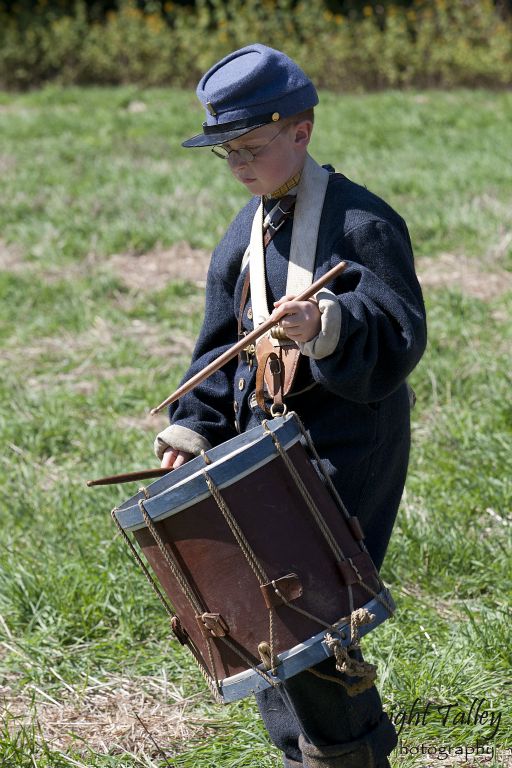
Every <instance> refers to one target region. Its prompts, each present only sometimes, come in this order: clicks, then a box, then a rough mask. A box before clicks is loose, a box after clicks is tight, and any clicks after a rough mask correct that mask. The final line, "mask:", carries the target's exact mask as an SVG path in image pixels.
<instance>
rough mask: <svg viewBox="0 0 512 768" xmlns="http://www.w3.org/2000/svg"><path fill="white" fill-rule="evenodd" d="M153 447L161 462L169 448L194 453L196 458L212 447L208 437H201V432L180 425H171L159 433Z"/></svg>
mask: <svg viewBox="0 0 512 768" xmlns="http://www.w3.org/2000/svg"><path fill="white" fill-rule="evenodd" d="M153 447H154V451H155V454H156V456H157V458H159V459H160V460H161V459H162V456H163V455H164V453H165V451H166V450H167V448H174V449H175V450H177V451H186V452H187V453H193V454H194V456H199V454H200V453H201V451H203V450H204V451H207V450H208V449H209V448H211V447H212V446H211V444H210V443H209V442H208V440H207V439H206V437H203V436H202V435H200V434H199V432H194V430H193V429H188V427H182V426H180V425H179V424H171V425H170V426H169V427H166V428H165V429H164V430H162V432H159V434H158V435H157V436H156V438H155V443H154V446H153Z"/></svg>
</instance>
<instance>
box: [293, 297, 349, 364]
mask: <svg viewBox="0 0 512 768" xmlns="http://www.w3.org/2000/svg"><path fill="white" fill-rule="evenodd" d="M315 299H316V300H317V301H318V309H319V310H320V314H321V316H322V327H321V329H320V333H319V334H318V336H314V337H313V338H312V339H310V340H309V341H306V342H299V349H300V351H301V352H302V354H303V355H306V356H307V357H312V358H313V359H314V360H320V359H321V358H322V357H327V356H328V355H332V353H333V352H334V350H335V349H336V347H337V346H338V342H339V340H340V334H341V307H340V303H339V301H338V299H337V297H336V295H335V294H334V293H333V292H332V291H329V290H328V289H327V288H322V289H321V290H319V291H318V292H317V293H315Z"/></svg>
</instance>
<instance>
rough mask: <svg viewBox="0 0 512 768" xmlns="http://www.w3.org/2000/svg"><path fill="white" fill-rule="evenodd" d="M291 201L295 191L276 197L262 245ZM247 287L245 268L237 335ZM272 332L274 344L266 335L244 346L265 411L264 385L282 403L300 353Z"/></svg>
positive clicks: (286, 213)
mask: <svg viewBox="0 0 512 768" xmlns="http://www.w3.org/2000/svg"><path fill="white" fill-rule="evenodd" d="M295 202H296V196H295V195H286V196H285V197H282V198H281V199H280V201H279V205H278V207H277V209H276V211H275V213H274V215H273V216H272V218H271V219H270V221H269V223H268V226H267V228H266V230H265V232H264V234H263V246H264V248H265V249H266V248H267V246H268V244H269V243H270V241H271V240H272V238H273V237H274V235H275V234H276V233H277V232H278V231H279V229H280V228H281V227H282V226H283V224H284V223H285V222H286V221H287V220H288V219H289V218H291V217H292V216H293V211H294V208H295ZM249 290H250V270H249V269H248V270H247V273H246V276H245V280H244V284H243V288H242V294H241V299H240V310H239V313H238V338H239V339H241V338H243V336H244V332H243V330H242V317H243V312H244V309H245V305H246V304H247V299H248V296H249ZM276 332H277V333H276V337H277V338H279V345H278V346H275V345H274V344H273V343H272V341H271V340H270V339H269V338H268V337H267V336H263V337H261V338H260V339H258V341H257V343H256V345H254V346H252V347H251V348H247V349H246V350H244V354H245V355H246V358H245V359H246V362H249V363H251V361H252V357H253V356H254V355H256V359H257V364H258V367H257V373H256V401H257V403H258V405H259V406H260V408H262V410H264V411H265V412H266V413H270V410H269V408H268V407H267V405H266V403H265V388H266V391H267V392H268V393H269V395H270V396H271V398H272V400H273V402H274V403H276V404H277V405H282V403H283V397H286V395H287V394H288V393H289V392H290V391H291V389H292V387H293V382H294V380H295V375H296V373H297V368H298V364H299V359H300V354H301V353H300V350H299V347H298V346H297V344H296V343H295V342H294V341H292V340H291V339H288V338H287V337H286V335H285V334H284V333H283V332H279V329H276ZM277 334H278V335H277Z"/></svg>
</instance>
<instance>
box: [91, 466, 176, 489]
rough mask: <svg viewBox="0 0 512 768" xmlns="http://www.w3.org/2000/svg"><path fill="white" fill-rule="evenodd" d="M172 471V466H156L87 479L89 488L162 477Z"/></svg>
mask: <svg viewBox="0 0 512 768" xmlns="http://www.w3.org/2000/svg"><path fill="white" fill-rule="evenodd" d="M168 472H172V468H170V467H155V469H140V470H139V471H138V472H124V473H123V474H122V475H110V477H99V478H98V479H97V480H87V485H88V486H89V488H90V487H91V486H93V485H115V483H129V482H131V481H132V480H147V479H148V478H150V477H161V476H162V475H167V473H168Z"/></svg>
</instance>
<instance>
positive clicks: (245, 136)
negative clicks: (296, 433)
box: [155, 44, 426, 768]
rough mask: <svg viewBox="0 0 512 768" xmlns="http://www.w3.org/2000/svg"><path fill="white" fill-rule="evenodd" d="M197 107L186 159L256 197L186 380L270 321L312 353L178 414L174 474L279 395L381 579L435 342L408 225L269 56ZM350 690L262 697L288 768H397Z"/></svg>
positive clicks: (170, 441) (369, 694)
mask: <svg viewBox="0 0 512 768" xmlns="http://www.w3.org/2000/svg"><path fill="white" fill-rule="evenodd" d="M197 95H198V97H199V100H200V101H201V103H202V104H203V106H204V107H205V113H206V121H205V122H204V123H203V132H202V133H201V134H199V135H197V136H194V137H193V138H191V139H189V140H188V141H185V142H184V144H183V146H185V147H210V148H212V149H213V151H214V153H215V154H217V155H219V156H220V157H221V158H224V159H225V161H226V162H227V164H228V166H229V168H230V170H231V172H232V173H233V174H234V176H235V177H236V178H237V179H238V180H239V181H240V182H241V183H242V184H244V185H245V186H246V187H247V189H248V191H249V192H250V193H251V194H252V195H253V196H254V197H253V198H252V199H251V200H250V202H249V203H248V204H247V205H246V206H245V207H244V208H243V209H242V210H241V211H240V213H239V214H238V215H237V217H236V218H235V219H234V221H233V222H232V224H231V226H230V227H229V229H228V230H227V232H226V234H225V236H224V238H223V239H222V241H221V243H220V244H219V246H218V247H217V248H216V249H215V251H214V253H213V256H212V260H211V264H210V268H209V271H208V279H207V287H206V308H205V318H204V324H203V328H202V330H201V333H200V336H199V339H198V341H197V344H196V348H195V351H194V354H193V360H192V364H191V367H190V369H189V371H188V373H187V375H186V377H185V378H186V379H188V378H190V377H191V376H192V375H193V374H195V373H196V372H197V371H199V370H201V369H203V368H204V367H205V366H206V365H207V364H208V363H210V362H211V361H212V360H214V359H216V358H217V357H218V356H219V355H220V354H221V353H222V352H223V351H225V350H226V349H227V348H229V347H231V346H232V345H233V344H234V343H235V342H236V341H237V339H238V337H239V335H240V334H241V333H245V332H248V331H250V330H252V328H253V327H254V326H255V325H258V324H260V323H261V322H263V320H264V319H265V318H267V317H268V316H269V314H270V313H272V316H273V318H274V319H275V320H276V322H277V321H279V330H278V332H277V334H274V336H278V337H280V340H279V338H278V339H277V340H276V339H274V340H273V341H272V340H271V341H270V343H271V344H277V345H279V344H281V343H283V344H284V345H286V344H288V348H289V345H290V344H291V343H292V342H295V344H294V345H293V346H296V347H298V348H299V349H300V353H301V354H300V356H299V358H298V365H297V367H296V372H295V378H294V379H293V383H292V385H291V389H290V390H289V391H288V392H287V393H286V392H285V393H284V397H283V390H282V382H281V383H280V384H276V388H275V391H274V392H272V390H271V386H272V379H270V383H269V381H268V380H267V385H266V389H265V388H263V387H262V381H261V376H260V377H259V378H258V382H259V383H258V385H257V384H256V373H257V368H258V360H256V359H255V357H254V354H253V353H252V350H247V353H246V354H244V355H243V356H241V358H240V359H239V360H233V361H231V362H230V363H229V364H227V365H226V366H225V367H224V368H223V369H221V370H220V371H218V372H217V373H215V374H214V375H212V376H211V377H210V378H209V379H208V380H206V381H205V382H204V383H202V384H201V385H199V386H197V387H196V388H195V389H194V390H193V391H192V392H190V393H189V394H187V395H185V396H184V397H183V398H182V399H181V400H180V401H179V402H178V403H177V404H174V405H173V406H171V408H170V419H171V425H170V426H169V427H167V428H166V429H165V430H163V432H161V433H160V434H159V435H158V437H157V439H156V441H155V450H156V453H157V455H158V457H159V458H160V459H161V460H162V466H166V467H174V468H176V467H178V466H180V465H181V464H183V463H184V462H185V461H187V460H188V459H190V458H191V457H192V456H194V455H197V454H198V453H200V451H201V450H202V449H208V448H209V447H210V446H211V445H214V444H219V443H222V442H224V441H225V440H227V439H229V438H231V437H233V436H234V435H235V434H236V433H237V432H240V431H245V430H247V429H250V428H252V427H254V426H256V425H257V424H259V423H260V422H261V421H262V419H264V418H266V417H267V412H266V409H268V406H269V394H274V395H275V396H276V397H275V399H276V402H277V401H278V399H277V394H280V397H279V401H280V402H281V401H282V402H284V404H285V405H287V406H288V407H289V408H290V410H294V411H296V412H297V413H298V414H299V416H300V418H301V419H302V421H303V422H304V424H305V426H306V428H307V429H308V430H309V432H310V434H311V437H312V439H313V442H314V443H315V446H316V448H317V451H318V453H319V454H320V456H321V458H322V461H323V462H324V464H325V467H326V469H327V471H328V472H329V474H330V476H331V478H332V480H333V482H334V484H335V486H336V488H337V490H338V491H339V493H340V495H341V498H342V499H343V501H344V503H345V505H346V507H347V508H348V510H349V511H350V513H351V514H352V515H357V516H358V517H359V519H360V521H361V524H362V527H363V530H364V531H365V534H366V545H367V548H368V550H369V552H370V554H371V555H372V557H373V560H374V562H375V564H376V566H377V568H379V567H380V566H381V564H382V560H383V558H384V554H385V551H386V547H387V544H388V541H389V537H390V534H391V529H392V526H393V523H394V519H395V516H396V512H397V509H398V504H399V501H400V497H401V494H402V490H403V486H404V482H405V475H406V470H407V461H408V454H409V409H410V404H409V391H408V387H407V383H406V377H407V376H408V375H409V373H410V372H411V371H412V369H413V368H414V367H415V365H416V364H417V363H418V361H419V359H420V357H421V355H422V353H423V351H424V348H425V343H426V324H425V311H424V306H423V300H422V296H421V291H420V288H419V285H418V282H417V279H416V275H415V272H414V263H413V256H412V250H411V244H410V240H409V235H408V232H407V228H406V225H405V223H404V221H403V220H402V219H401V218H400V217H399V216H398V214H397V213H395V211H393V210H392V209H391V208H390V207H389V206H388V205H387V204H386V203H385V202H384V201H383V200H381V199H380V198H378V197H376V196H375V195H373V194H371V193H370V192H368V191H367V190H366V189H365V188H363V187H360V186H358V185H356V184H354V183H353V182H351V181H349V180H348V179H347V178H345V177H344V176H342V175H340V174H335V173H334V172H333V169H332V168H330V167H326V168H322V167H320V166H319V165H317V164H316V163H315V161H314V160H313V159H312V158H311V157H310V156H309V154H308V152H307V148H308V144H309V141H310V138H311V133H312V130H313V120H314V116H313V108H314V106H315V105H316V104H317V103H318V96H317V93H316V90H315V88H314V86H313V84H312V83H311V81H310V80H309V79H308V78H307V76H306V75H305V74H304V72H302V70H301V69H300V68H299V67H298V66H297V65H296V64H295V63H294V62H293V61H292V60H291V59H289V58H288V57H287V56H285V55H284V54H283V53H281V52H279V51H276V50H273V49H271V48H268V47H266V46H264V45H259V44H255V45H250V46H247V47H245V48H242V49H241V50H239V51H235V52H234V53H232V54H230V55H229V56H227V57H225V58H224V59H222V60H221V61H220V62H218V63H217V64H215V65H214V66H213V67H212V68H211V69H210V70H209V71H208V72H207V73H206V74H205V75H204V76H203V78H202V79H201V81H200V82H199V85H198V88H197ZM264 232H265V233H266V235H267V237H266V238H265V240H266V242H265V243H264V242H263V234H264ZM269 238H270V239H269ZM341 260H345V261H346V262H347V263H348V267H347V269H346V270H345V272H343V274H342V275H341V276H340V277H338V278H337V279H336V280H335V281H334V283H333V284H332V285H331V286H330V287H331V290H327V289H324V290H322V291H320V292H319V293H318V294H317V295H316V296H315V297H314V299H312V300H310V301H305V302H298V301H295V300H294V296H295V295H298V293H300V291H301V290H302V289H303V288H304V287H306V286H307V285H309V284H311V282H312V281H313V280H316V279H317V278H318V277H320V276H321V275H322V274H324V273H325V272H326V271H327V270H328V269H330V268H331V267H332V266H334V265H335V264H337V263H339V262H340V261H341ZM248 274H250V284H249V279H248V278H247V275H248ZM249 285H250V290H249ZM269 306H270V307H271V306H273V310H271V309H269ZM290 340H291V342H290ZM271 348H272V347H271ZM259 364H260V366H263V362H262V361H261V359H260V361H259ZM340 678H343V675H341V674H340V673H339V672H338V671H337V670H336V669H335V662H334V660H333V659H327V660H326V661H324V662H322V663H321V664H320V665H318V666H317V667H315V668H314V669H313V670H307V671H306V672H303V673H301V674H299V675H296V676H295V677H292V678H291V679H290V680H288V681H287V682H286V683H284V684H283V685H282V686H280V687H279V688H278V689H274V688H272V689H268V690H266V691H264V692H262V693H259V694H257V701H258V706H259V708H260V712H261V714H262V717H263V719H264V722H265V725H266V727H267V730H268V732H269V734H270V736H271V739H272V740H273V742H274V743H275V744H276V745H277V746H278V747H279V749H280V750H281V751H282V752H283V755H284V764H285V766H289V767H291V766H300V765H304V766H307V768H320V767H321V766H322V767H323V768H372V767H378V768H382V767H383V766H388V765H389V763H388V759H387V756H388V755H389V753H390V752H391V750H392V749H393V747H394V746H395V744H396V735H395V732H394V729H393V726H392V725H391V722H390V721H389V719H388V717H387V716H386V715H385V714H384V713H383V712H382V707H381V702H380V698H379V695H378V693H377V691H376V689H375V687H371V688H369V689H367V690H366V691H364V692H362V693H359V694H357V695H355V696H348V695H347V693H346V691H345V688H344V686H343V685H340V684H339V683H340ZM345 682H346V681H345Z"/></svg>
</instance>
